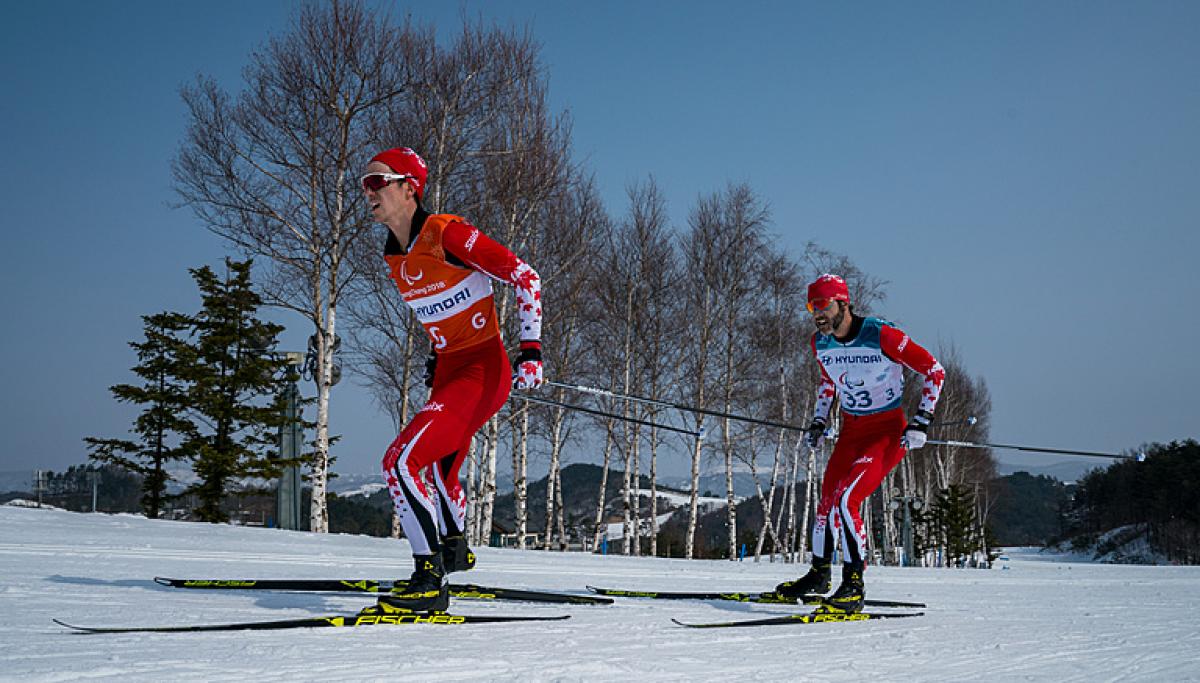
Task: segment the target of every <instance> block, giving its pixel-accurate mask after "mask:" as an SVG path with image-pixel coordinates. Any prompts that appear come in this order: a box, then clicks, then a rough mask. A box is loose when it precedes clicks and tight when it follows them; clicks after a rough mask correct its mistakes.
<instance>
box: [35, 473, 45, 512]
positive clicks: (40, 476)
mask: <svg viewBox="0 0 1200 683" xmlns="http://www.w3.org/2000/svg"><path fill="white" fill-rule="evenodd" d="M45 490H46V471H45V470H34V471H33V492H34V493H36V494H37V506H38V507H39V508H40V507H42V492H43V491H45Z"/></svg>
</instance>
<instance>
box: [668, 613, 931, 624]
mask: <svg viewBox="0 0 1200 683" xmlns="http://www.w3.org/2000/svg"><path fill="white" fill-rule="evenodd" d="M924 614H925V613H924V612H894V613H871V612H854V613H844V612H832V613H829V612H816V613H813V614H788V615H784V616H780V617H766V618H763V619H746V620H743V621H716V622H711V623H707V624H689V623H686V622H682V621H679V620H678V619H672V620H671V621H673V622H675V623H676V624H679V625H680V626H687V627H688V628H730V627H734V626H783V625H785V624H827V623H831V622H843V621H868V620H871V619H902V618H904V617H920V616H924Z"/></svg>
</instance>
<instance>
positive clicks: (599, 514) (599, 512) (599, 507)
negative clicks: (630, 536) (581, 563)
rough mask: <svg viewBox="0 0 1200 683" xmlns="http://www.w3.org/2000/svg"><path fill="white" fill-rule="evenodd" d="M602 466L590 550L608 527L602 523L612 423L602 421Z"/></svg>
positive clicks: (606, 489)
mask: <svg viewBox="0 0 1200 683" xmlns="http://www.w3.org/2000/svg"><path fill="white" fill-rule="evenodd" d="M604 425H605V430H604V465H603V467H602V468H601V470H600V495H599V496H598V497H597V500H596V526H595V532H594V533H593V536H592V549H593V550H596V549H598V548H599V547H600V536H601V535H604V536H605V537H607V536H608V526H607V524H605V521H604V507H605V505H604V503H605V500H604V499H605V496H607V495H608V468H609V465H610V464H611V462H612V446H613V421H612V420H611V419H609V420H605V421H604Z"/></svg>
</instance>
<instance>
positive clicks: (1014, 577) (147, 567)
mask: <svg viewBox="0 0 1200 683" xmlns="http://www.w3.org/2000/svg"><path fill="white" fill-rule="evenodd" d="M1008 557H1009V558H1010V559H1009V560H1008V561H1007V562H1004V563H998V566H999V565H1000V564H1006V565H1007V566H1008V567H1009V568H1008V569H1007V570H1001V569H994V570H991V571H986V570H949V569H918V568H893V567H872V568H871V569H870V570H869V572H868V574H867V582H868V592H869V595H870V596H871V597H876V598H892V599H897V600H918V601H923V602H927V603H928V604H929V607H928V609H927V610H926V615H925V616H923V617H919V618H916V619H903V620H895V621H879V622H860V623H849V624H816V625H789V626H774V627H758V628H748V629H726V630H699V629H697V630H691V629H685V628H682V627H678V626H675V625H673V624H672V623H671V621H670V619H671V617H675V618H678V619H680V620H686V621H714V620H728V619H736V618H745V617H752V616H760V615H773V614H786V613H789V612H793V611H795V608H790V609H789V608H785V607H780V606H767V605H746V604H740V603H715V602H666V601H648V600H621V601H619V602H618V603H617V604H615V605H610V606H574V605H566V606H563V605H535V604H525V603H494V604H488V603H483V602H474V601H468V600H460V601H455V603H454V604H453V605H452V610H453V611H455V612H458V613H462V614H500V613H505V614H523V615H533V614H570V615H572V618H571V619H570V620H567V621H563V622H554V623H529V624H512V625H487V624H484V625H474V626H462V627H436V626H413V627H394V628H389V627H377V628H359V629H300V630H288V631H259V632H226V633H178V634H121V635H108V634H79V633H69V632H67V631H66V630H65V629H62V628H60V627H58V626H57V625H55V624H53V623H51V621H50V619H51V618H52V617H58V618H61V619H64V620H66V621H70V622H73V623H77V624H83V625H110V626H112V625H129V624H132V623H135V622H139V621H142V622H149V623H153V624H159V625H168V624H184V623H219V622H225V621H245V620H250V621H258V620H265V619H283V618H293V617H304V616H316V615H323V614H329V613H351V612H354V611H356V610H357V609H358V608H360V607H362V606H363V605H364V604H366V603H368V602H371V598H369V597H364V596H355V595H324V594H303V593H251V592H239V591H231V592H210V591H186V590H180V589H170V588H163V587H160V586H158V585H156V584H154V583H153V582H152V581H151V579H152V578H153V577H154V576H170V577H197V578H199V577H206V578H276V577H309V578H316V577H324V578H402V577H404V576H406V575H407V574H408V571H409V566H410V562H409V559H408V546H407V544H405V543H403V542H398V541H392V540H388V539H378V538H370V537H362V536H340V535H315V534H307V533H300V532H289V531H280V530H275V529H261V528H245V527H230V526H223V525H221V526H218V525H207V524H193V523H186V522H168V521H155V520H147V519H143V518H140V517H136V516H131V515H105V514H80V513H72V512H65V511H56V510H37V509H25V508H17V507H3V506H0V615H3V619H2V620H0V680H5V681H8V680H17V681H76V680H89V681H93V680H95V681H103V680H112V681H128V680H136V681H225V680H228V681H234V680H236V681H246V680H254V681H285V680H286V681H310V680H312V681H315V680H344V681H357V680H397V679H400V678H404V679H408V680H436V681H459V680H480V681H497V680H520V681H544V680H569V681H576V680H578V681H611V680H621V681H634V680H636V681H689V682H695V681H716V680H719V681H730V680H741V681H785V680H787V681H795V680H853V681H862V680H889V681H929V680H937V681H973V680H988V681H997V680H999V681H1008V680H1046V681H1094V680H1146V681H1181V680H1200V655H1198V654H1197V653H1198V652H1200V609H1197V608H1200V568H1198V567H1148V566H1125V565H1108V564H1089V563H1080V562H1072V561H1069V558H1066V557H1063V556H1047V555H1043V554H1038V553H1035V552H1033V551H1029V550H1019V549H1014V550H1012V551H1010V552H1009V553H1008ZM798 571H799V568H797V567H795V566H791V565H784V564H770V563H762V564H754V563H752V562H740V563H736V562H722V561H693V562H686V561H682V560H663V559H652V558H625V557H614V556H607V557H600V556H594V555H581V554H560V553H544V552H535V551H517V550H501V549H489V548H483V549H480V550H479V567H478V568H477V569H476V570H475V571H472V572H470V573H469V574H466V575H456V577H455V578H456V580H458V581H467V580H470V581H474V582H477V583H485V584H494V585H505V586H511V587H525V588H541V589H553V590H559V591H567V592H577V593H583V592H584V586H585V585H587V584H592V585H600V586H610V587H621V588H642V589H666V590H693V589H694V590H714V589H721V590H738V589H740V590H763V589H768V588H770V587H771V586H773V585H774V584H775V583H776V582H778V581H779V580H782V579H785V578H790V577H793V576H795V575H796V574H797V573H798Z"/></svg>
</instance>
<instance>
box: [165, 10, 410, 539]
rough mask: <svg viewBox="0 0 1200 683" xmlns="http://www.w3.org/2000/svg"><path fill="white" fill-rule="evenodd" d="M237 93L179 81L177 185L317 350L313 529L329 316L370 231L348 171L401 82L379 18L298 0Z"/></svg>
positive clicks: (323, 475)
mask: <svg viewBox="0 0 1200 683" xmlns="http://www.w3.org/2000/svg"><path fill="white" fill-rule="evenodd" d="M244 78H245V83H244V89H243V90H242V91H241V92H240V93H239V94H237V95H236V96H231V95H229V94H227V93H226V92H224V91H223V90H221V88H219V87H218V86H217V84H216V82H215V81H213V80H212V79H209V78H203V77H201V78H199V79H198V80H197V82H196V83H195V84H193V85H190V86H187V87H184V88H183V90H182V96H183V101H184V104H185V105H186V107H187V109H188V120H189V124H188V130H187V133H186V136H185V139H184V142H183V144H182V146H181V149H180V151H179V153H178V156H177V157H176V159H175V162H174V164H173V173H174V179H175V187H176V190H177V191H178V193H179V196H180V197H181V198H182V200H183V203H184V204H185V205H187V206H189V207H191V208H192V210H193V211H194V212H195V213H196V215H197V216H198V217H199V218H200V220H201V221H202V222H203V223H204V224H205V225H206V226H207V227H208V228H209V229H210V230H212V231H213V232H214V233H216V234H218V235H220V236H221V237H223V238H225V239H226V240H227V241H229V242H230V243H231V244H233V245H234V246H236V247H237V248H239V249H241V250H242V251H243V252H245V253H247V254H250V255H255V256H261V257H265V258H263V259H261V260H260V263H263V264H266V268H267V269H268V272H267V273H266V274H265V277H263V278H260V281H261V282H262V285H261V288H262V294H263V299H264V301H265V302H266V303H268V304H272V305H276V306H280V307H283V308H286V309H289V310H293V311H296V312H297V313H299V314H301V315H302V316H304V317H305V318H306V319H308V320H309V321H310V322H311V323H312V325H313V330H314V334H313V337H314V341H315V348H316V352H317V354H316V355H317V368H316V373H315V374H316V378H315V379H316V384H317V419H316V453H315V456H314V458H313V464H312V466H311V467H312V472H311V475H312V476H311V482H312V491H313V493H312V508H311V519H312V527H311V528H312V530H313V531H319V532H325V531H327V530H328V528H329V520H328V517H327V514H326V497H325V495H326V484H327V479H328V472H329V462H330V453H329V441H330V440H329V424H330V419H329V415H330V413H329V408H330V405H329V404H330V400H329V389H330V386H331V385H332V383H333V365H334V357H333V352H334V341H335V339H336V336H335V335H336V333H337V313H338V307H339V305H340V303H341V298H342V294H343V292H344V290H345V289H346V287H347V286H349V285H350V284H351V283H352V282H353V281H354V280H355V278H356V277H357V276H358V272H357V270H356V268H355V267H354V265H353V264H352V263H350V262H348V261H347V255H348V253H349V252H350V250H351V249H352V248H353V247H354V244H355V243H356V242H357V241H358V240H360V239H361V238H362V237H363V236H365V235H367V234H368V230H369V225H368V223H367V222H366V220H365V214H364V211H363V208H362V198H361V191H360V190H359V188H358V184H357V180H356V179H357V177H358V171H359V169H360V167H361V164H362V161H363V157H364V155H365V154H366V152H367V150H368V149H369V148H370V139H369V137H368V135H367V131H369V130H371V128H372V125H370V124H371V123H373V122H376V121H378V117H379V112H380V110H381V109H382V108H383V107H385V106H387V104H388V103H389V102H390V101H391V100H392V99H394V98H396V97H398V96H399V95H400V93H401V92H402V91H403V90H404V88H405V87H406V83H405V82H404V81H403V79H402V77H401V74H400V73H399V72H398V70H397V69H396V65H395V62H394V60H393V57H392V53H391V41H390V40H389V34H388V31H387V29H386V27H385V25H384V24H383V23H381V22H380V21H379V20H376V19H374V18H372V16H371V15H370V14H369V13H367V12H366V11H364V9H363V7H362V5H361V4H359V3H354V2H340V1H335V2H332V3H331V4H329V5H324V6H316V5H309V6H305V7H304V8H303V9H302V10H301V11H300V13H299V17H298V19H296V20H295V21H294V22H293V24H292V26H291V28H290V30H289V31H288V32H287V33H285V34H283V35H282V36H280V37H278V38H274V39H272V40H270V41H269V42H268V43H267V44H266V45H265V46H264V47H263V48H262V49H260V50H257V51H255V52H254V53H253V54H252V55H251V56H250V63H249V65H248V66H247V67H246V69H245V72H244Z"/></svg>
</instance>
